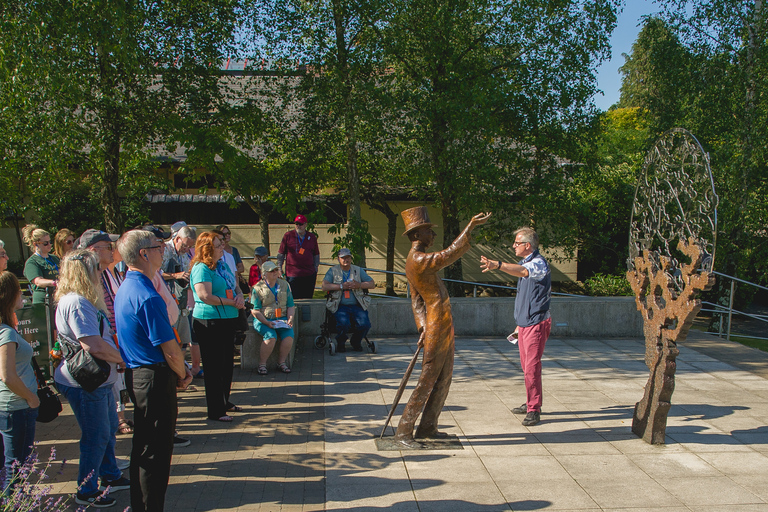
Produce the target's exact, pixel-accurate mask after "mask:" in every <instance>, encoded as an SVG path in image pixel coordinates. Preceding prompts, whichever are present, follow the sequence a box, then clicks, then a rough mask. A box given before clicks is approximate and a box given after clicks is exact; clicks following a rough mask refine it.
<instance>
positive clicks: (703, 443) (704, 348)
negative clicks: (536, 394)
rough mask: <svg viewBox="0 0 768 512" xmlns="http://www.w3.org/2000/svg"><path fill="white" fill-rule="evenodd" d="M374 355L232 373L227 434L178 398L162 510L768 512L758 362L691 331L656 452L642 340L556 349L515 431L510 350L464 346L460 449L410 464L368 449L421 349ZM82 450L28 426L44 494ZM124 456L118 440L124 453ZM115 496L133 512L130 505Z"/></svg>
mask: <svg viewBox="0 0 768 512" xmlns="http://www.w3.org/2000/svg"><path fill="white" fill-rule="evenodd" d="M376 341H377V348H378V353H376V354H370V353H367V352H363V353H356V352H348V353H346V354H337V355H334V356H331V355H330V354H329V353H328V352H326V351H319V350H316V349H314V348H313V346H312V339H311V338H307V339H302V340H300V341H299V346H298V350H297V353H296V359H295V362H294V371H293V372H292V373H291V374H287V375H286V374H282V373H274V372H272V373H270V374H269V375H267V376H264V377H262V376H259V375H257V374H255V373H254V372H252V371H248V370H243V369H241V368H236V369H235V379H234V384H233V390H232V401H233V402H234V403H237V404H238V405H240V406H241V407H243V409H244V411H243V412H242V413H238V414H236V418H235V421H234V422H233V423H231V424H223V423H218V422H211V421H206V420H205V397H204V388H203V383H202V381H200V380H195V381H194V383H193V384H194V386H195V389H194V390H191V391H187V392H184V393H180V394H179V421H178V429H179V435H181V436H182V437H186V438H189V439H190V441H191V445H190V446H188V447H185V448H179V449H177V450H176V452H175V453H174V458H173V465H172V468H171V479H170V484H169V488H168V493H167V499H166V510H184V511H198V510H199V511H211V510H227V511H265V512H266V511H272V512H278V511H280V512H287V511H317V510H350V511H356V512H362V511H383V510H387V511H403V512H416V511H418V512H425V511H431V510H435V511H440V512H450V511H454V510H455V511H461V512H467V511H469V512H492V511H509V510H514V511H517V510H557V511H558V512H568V511H576V510H578V511H579V512H588V511H597V510H600V511H612V510H616V511H619V510H621V511H622V512H639V511H663V512H678V511H688V512H698V511H707V512H717V511H719V510H723V511H725V510H728V512H732V511H735V512H752V511H765V512H768V354H764V353H762V352H758V351H756V350H754V349H749V348H747V347H742V346H741V345H738V347H735V345H737V344H729V342H724V341H723V340H719V339H717V338H714V337H711V336H706V335H703V334H698V333H692V335H691V336H689V340H688V342H686V343H685V344H683V345H682V346H681V350H680V356H679V358H678V363H679V364H678V372H677V375H676V391H675V393H674V394H673V396H672V404H673V405H672V409H671V411H670V414H669V421H668V426H667V437H666V439H667V444H666V445H660V446H652V445H648V444H646V443H645V442H644V441H642V440H641V439H638V438H637V437H636V436H635V435H634V434H633V433H632V432H631V422H632V412H633V409H634V404H635V402H637V401H638V400H640V399H641V398H642V395H643V387H644V386H645V383H646V381H647V379H648V369H647V368H646V366H645V364H644V361H643V358H644V352H645V349H644V343H643V340H642V339H615V338H611V339H572V338H569V339H564V338H553V339H551V340H550V341H549V342H548V344H547V347H546V350H545V357H544V361H543V382H544V406H543V411H542V421H541V423H540V424H539V425H536V426H534V427H524V426H522V424H521V420H522V418H523V416H522V415H515V414H513V413H512V412H511V410H512V409H513V408H515V407H517V406H519V405H520V404H521V403H523V401H524V396H525V388H524V380H523V376H522V372H521V370H520V364H519V356H518V352H517V347H516V346H514V345H512V344H510V343H508V342H507V341H506V340H505V339H503V338H477V337H474V338H458V339H457V342H456V361H455V373H454V381H453V385H452V387H451V392H450V394H449V395H448V399H447V401H446V407H445V409H444V411H443V413H442V415H441V417H440V429H441V430H444V431H445V432H447V433H449V434H452V435H455V436H457V438H458V440H459V441H460V442H461V444H462V446H463V450H460V451H451V450H434V451H432V450H430V451H429V452H416V453H414V452H412V451H389V452H385V451H378V450H377V448H376V443H375V438H376V437H378V436H379V434H380V433H381V431H382V428H383V423H384V420H385V418H386V415H387V413H388V411H389V408H390V405H391V402H392V400H393V398H394V395H395V392H396V390H397V387H398V385H399V383H400V378H401V376H402V374H403V372H404V370H405V367H406V366H407V365H408V362H409V361H410V359H411V357H412V355H413V353H414V351H415V349H416V346H415V343H416V338H415V336H413V337H407V338H386V339H377V340H376ZM734 347H735V348H734ZM730 349H733V350H730ZM419 371H420V365H419V364H417V367H416V370H415V371H414V374H413V376H412V379H411V382H409V384H408V386H407V389H406V392H405V393H404V395H403V399H402V403H401V404H400V406H399V407H398V409H397V410H396V413H395V415H394V417H393V418H392V424H391V425H390V426H389V427H388V428H387V429H386V434H387V435H392V434H393V433H394V427H395V426H396V425H397V421H398V420H399V415H400V413H401V412H402V410H403V407H404V403H405V402H406V401H407V399H408V397H409V396H410V394H411V392H412V390H413V387H414V385H415V383H416V381H417V379H418V375H419ZM129 415H130V412H129ZM79 436H80V430H79V428H78V426H77V423H76V422H75V420H74V417H73V415H72V413H71V410H70V409H69V407H68V406H67V405H66V404H65V410H64V412H63V413H62V415H61V416H60V418H58V419H57V420H56V421H54V422H53V423H50V424H38V429H37V441H38V452H39V453H40V454H41V458H42V459H47V458H48V452H50V449H51V448H52V447H55V448H56V451H57V455H56V461H55V462H53V463H52V466H51V468H50V469H49V471H48V474H49V476H50V478H49V479H48V481H47V484H49V485H51V486H52V491H51V492H52V493H53V495H54V496H57V497H58V496H66V495H67V494H71V493H73V492H74V491H75V482H74V479H75V478H76V474H77V462H78V453H79V449H78V440H79ZM129 450H130V437H129V436H118V443H117V453H118V456H120V457H127V455H128V453H129ZM63 459H66V462H65V463H63V464H62V460H63ZM113 496H114V497H115V498H116V499H117V502H118V503H117V509H119V510H123V509H125V508H126V507H128V505H129V499H128V491H119V492H116V493H114V494H113ZM72 509H73V510H74V508H72Z"/></svg>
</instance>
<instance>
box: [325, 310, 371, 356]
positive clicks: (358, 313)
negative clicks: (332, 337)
mask: <svg viewBox="0 0 768 512" xmlns="http://www.w3.org/2000/svg"><path fill="white" fill-rule="evenodd" d="M334 316H335V317H336V333H337V334H336V341H338V342H339V345H340V346H343V345H342V344H343V343H344V342H345V341H347V333H348V332H349V331H350V330H352V320H354V321H355V323H354V325H355V328H354V330H353V332H352V339H350V340H349V342H350V344H351V345H352V346H353V347H360V343H361V341H362V339H363V338H365V337H366V336H367V335H368V331H369V330H370V329H371V321H370V319H369V318H368V312H367V311H365V310H364V309H363V308H361V307H360V306H345V305H344V304H339V309H337V310H336V313H334Z"/></svg>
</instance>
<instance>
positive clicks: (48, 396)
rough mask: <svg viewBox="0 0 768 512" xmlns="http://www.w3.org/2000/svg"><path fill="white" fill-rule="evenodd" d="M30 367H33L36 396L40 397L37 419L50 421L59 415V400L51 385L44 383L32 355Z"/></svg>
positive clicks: (41, 373)
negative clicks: (35, 380)
mask: <svg viewBox="0 0 768 512" xmlns="http://www.w3.org/2000/svg"><path fill="white" fill-rule="evenodd" d="M32 368H34V369H35V377H36V378H37V397H38V398H39V399H40V408H39V409H38V410H37V421H39V422H40V423H50V422H51V421H53V420H55V419H56V418H58V417H59V413H60V412H61V410H62V407H61V400H59V396H58V395H57V394H56V392H55V391H54V390H52V389H51V386H49V385H48V384H46V383H45V378H44V377H43V372H42V371H40V367H39V366H38V365H37V360H36V359H35V358H34V357H32Z"/></svg>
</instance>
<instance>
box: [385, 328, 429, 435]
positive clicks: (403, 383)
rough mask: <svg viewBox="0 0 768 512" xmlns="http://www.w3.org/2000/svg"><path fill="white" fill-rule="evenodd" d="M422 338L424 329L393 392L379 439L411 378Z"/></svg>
mask: <svg viewBox="0 0 768 512" xmlns="http://www.w3.org/2000/svg"><path fill="white" fill-rule="evenodd" d="M423 340H424V331H422V332H421V336H419V342H418V344H417V346H416V353H415V354H413V359H411V364H409V365H408V369H407V370H405V375H403V380H402V381H400V387H399V388H398V389H397V394H395V400H394V402H393V403H392V409H390V411H389V416H387V421H386V422H384V428H383V429H381V435H380V436H379V439H381V438H383V437H384V432H386V430H387V425H389V420H391V419H392V415H393V414H395V409H396V408H397V404H399V403H400V398H402V396H403V392H404V391H405V386H406V385H407V384H408V379H410V378H411V372H413V367H414V366H416V360H417V359H418V358H419V352H421V342H422V341H423Z"/></svg>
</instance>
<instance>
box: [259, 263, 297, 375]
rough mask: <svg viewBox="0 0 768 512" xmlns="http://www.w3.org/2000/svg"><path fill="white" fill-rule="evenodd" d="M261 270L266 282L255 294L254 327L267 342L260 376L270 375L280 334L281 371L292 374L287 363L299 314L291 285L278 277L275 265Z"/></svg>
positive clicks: (261, 359) (279, 360)
mask: <svg viewBox="0 0 768 512" xmlns="http://www.w3.org/2000/svg"><path fill="white" fill-rule="evenodd" d="M261 270H262V279H261V281H259V282H258V283H256V285H255V286H254V287H253V291H252V292H251V303H252V304H253V310H252V311H251V314H252V315H253V317H254V320H253V327H254V329H256V331H257V332H258V333H259V334H261V336H262V338H263V339H264V342H263V343H262V344H261V351H260V353H259V367H258V368H257V370H256V371H257V373H258V374H259V375H266V374H267V359H269V355H270V354H271V353H272V347H274V343H275V340H276V339H277V337H278V335H279V336H280V339H281V341H280V351H279V354H278V359H277V360H278V363H277V369H278V370H280V371H281V372H283V373H291V369H290V368H289V367H288V365H287V364H286V359H287V358H288V354H289V353H290V351H291V346H292V345H293V337H294V334H293V316H294V313H295V311H296V308H295V306H294V303H293V294H292V293H291V286H290V285H289V284H288V281H285V280H283V279H280V278H279V277H278V276H279V274H280V269H279V268H277V265H275V264H274V263H273V262H271V261H267V262H266V263H264V264H263V265H262V267H261Z"/></svg>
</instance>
